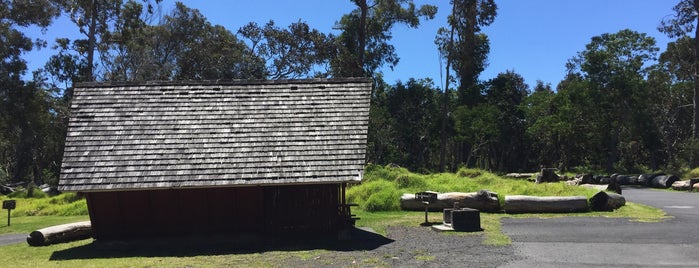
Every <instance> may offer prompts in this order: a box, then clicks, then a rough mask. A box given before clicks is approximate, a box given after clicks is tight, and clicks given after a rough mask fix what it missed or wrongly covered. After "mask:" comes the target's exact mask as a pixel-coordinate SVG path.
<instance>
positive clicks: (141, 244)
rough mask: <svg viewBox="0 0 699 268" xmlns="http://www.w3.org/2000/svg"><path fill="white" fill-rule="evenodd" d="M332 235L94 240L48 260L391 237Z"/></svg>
mask: <svg viewBox="0 0 699 268" xmlns="http://www.w3.org/2000/svg"><path fill="white" fill-rule="evenodd" d="M340 236H341V238H339V239H338V237H337V236H332V237H301V236H295V237H270V236H264V237H263V236H256V235H225V236H196V237H167V238H151V239H133V240H125V241H94V242H92V243H90V244H87V245H83V246H78V247H73V248H69V249H65V250H59V251H55V252H54V253H53V254H52V255H51V257H50V258H49V259H50V260H76V259H102V258H124V257H190V256H208V255H224V254H248V253H260V252H267V251H301V250H314V249H326V250H335V251H363V250H373V249H376V248H378V247H380V246H383V245H386V244H390V243H392V242H393V241H394V240H392V239H389V238H386V237H384V236H381V235H379V234H376V233H374V232H370V231H366V230H362V229H358V228H353V229H351V230H348V231H346V232H345V233H342V234H341V235H340Z"/></svg>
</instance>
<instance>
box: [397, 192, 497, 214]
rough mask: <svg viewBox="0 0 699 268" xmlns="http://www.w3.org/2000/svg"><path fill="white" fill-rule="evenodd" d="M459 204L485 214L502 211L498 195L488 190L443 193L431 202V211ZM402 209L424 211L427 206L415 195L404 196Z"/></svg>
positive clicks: (401, 203)
mask: <svg viewBox="0 0 699 268" xmlns="http://www.w3.org/2000/svg"><path fill="white" fill-rule="evenodd" d="M455 202H458V203H459V204H458V205H459V207H462V208H473V209H477V210H480V211H483V212H498V211H500V202H499V201H498V194H497V193H493V192H491V191H487V190H480V191H478V192H475V193H460V192H451V193H441V194H437V200H434V201H432V202H430V205H429V207H428V209H429V210H430V211H442V210H444V209H445V208H453V207H454V203H455ZM400 208H401V209H402V210H409V211H424V210H425V204H423V203H422V201H421V200H419V199H415V194H403V196H401V197H400Z"/></svg>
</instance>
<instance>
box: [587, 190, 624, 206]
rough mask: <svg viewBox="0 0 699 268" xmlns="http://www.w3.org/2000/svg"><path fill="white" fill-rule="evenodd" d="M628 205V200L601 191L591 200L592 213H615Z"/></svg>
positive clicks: (618, 195)
mask: <svg viewBox="0 0 699 268" xmlns="http://www.w3.org/2000/svg"><path fill="white" fill-rule="evenodd" d="M624 205H626V198H624V196H622V195H620V194H615V193H607V192H604V191H600V192H599V193H596V194H595V195H593V196H592V197H591V198H590V209H591V210H592V211H613V210H615V209H618V208H620V207H622V206H624Z"/></svg>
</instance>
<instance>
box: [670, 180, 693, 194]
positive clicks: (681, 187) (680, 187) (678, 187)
mask: <svg viewBox="0 0 699 268" xmlns="http://www.w3.org/2000/svg"><path fill="white" fill-rule="evenodd" d="M670 187H672V189H673V190H675V191H689V190H690V189H691V186H690V185H689V180H686V181H676V182H673V183H672V186H670Z"/></svg>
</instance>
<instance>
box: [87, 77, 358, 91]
mask: <svg viewBox="0 0 699 268" xmlns="http://www.w3.org/2000/svg"><path fill="white" fill-rule="evenodd" d="M369 82H371V78H368V77H341V78H309V79H280V80H263V79H219V80H178V81H164V80H154V81H100V82H78V83H76V84H75V87H81V88H82V87H113V86H190V85H194V86H197V85H201V86H205V85H278V84H320V83H326V84H327V83H330V84H336V83H369Z"/></svg>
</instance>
